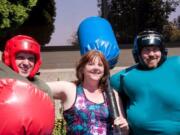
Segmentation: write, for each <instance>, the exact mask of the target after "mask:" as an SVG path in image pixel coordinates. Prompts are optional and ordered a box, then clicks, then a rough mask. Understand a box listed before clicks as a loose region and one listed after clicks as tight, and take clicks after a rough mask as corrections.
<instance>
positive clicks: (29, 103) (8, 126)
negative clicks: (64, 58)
mask: <svg viewBox="0 0 180 135" xmlns="http://www.w3.org/2000/svg"><path fill="white" fill-rule="evenodd" d="M54 115H55V113H54V104H53V102H52V100H51V98H50V97H49V96H48V95H47V94H46V93H44V92H43V91H41V90H39V89H37V88H36V87H35V86H33V85H32V84H28V83H25V82H22V81H19V80H14V79H0V134H1V135H10V134H11V135H50V134H51V133H52V131H53V127H54V118H55V116H54Z"/></svg>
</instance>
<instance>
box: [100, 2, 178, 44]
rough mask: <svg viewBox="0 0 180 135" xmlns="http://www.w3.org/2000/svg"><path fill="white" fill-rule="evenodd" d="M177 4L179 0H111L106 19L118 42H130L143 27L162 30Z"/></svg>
mask: <svg viewBox="0 0 180 135" xmlns="http://www.w3.org/2000/svg"><path fill="white" fill-rule="evenodd" d="M98 4H99V5H100V6H101V5H102V4H100V3H98ZM178 4H179V0H128V1H127V0H120V1H119V0H111V2H109V3H108V11H109V13H108V16H107V19H108V20H109V21H110V22H111V24H112V26H113V29H114V31H115V33H116V37H117V40H118V41H119V43H122V42H123V43H130V42H132V41H133V38H134V36H135V35H136V34H137V33H139V32H140V31H142V30H144V29H154V30H157V31H159V32H162V31H163V26H164V25H166V24H167V23H168V16H169V15H170V13H171V12H173V11H175V8H176V6H177V5H178Z"/></svg>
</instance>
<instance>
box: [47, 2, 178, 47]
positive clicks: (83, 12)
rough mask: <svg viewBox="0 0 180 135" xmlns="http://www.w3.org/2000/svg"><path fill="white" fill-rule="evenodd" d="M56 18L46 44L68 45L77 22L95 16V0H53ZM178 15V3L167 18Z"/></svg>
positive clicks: (171, 18)
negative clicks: (174, 10) (49, 38)
mask: <svg viewBox="0 0 180 135" xmlns="http://www.w3.org/2000/svg"><path fill="white" fill-rule="evenodd" d="M55 2H56V18H55V23H54V25H55V31H54V33H53V34H52V36H51V41H50V42H49V44H47V46H62V45H65V46H66V45H70V40H71V39H72V35H73V33H75V32H76V31H77V29H78V26H79V24H80V23H81V22H82V21H83V20H84V19H85V18H87V17H90V16H97V15H98V8H97V0H55ZM179 15H180V5H179V6H178V7H177V9H176V12H173V13H171V15H170V17H169V20H171V21H172V20H173V19H174V18H176V17H177V16H179Z"/></svg>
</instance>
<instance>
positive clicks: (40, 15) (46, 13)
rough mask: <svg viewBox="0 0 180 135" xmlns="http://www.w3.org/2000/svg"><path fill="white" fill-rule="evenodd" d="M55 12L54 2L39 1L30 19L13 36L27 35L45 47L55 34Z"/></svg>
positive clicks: (50, 0) (52, 0)
mask: <svg viewBox="0 0 180 135" xmlns="http://www.w3.org/2000/svg"><path fill="white" fill-rule="evenodd" d="M55 11H56V8H55V1H54V0H38V2H37V5H36V7H34V8H33V10H32V11H31V12H30V14H29V18H28V19H27V20H26V21H25V22H24V24H23V25H21V26H20V27H19V28H18V29H17V30H16V31H15V32H14V33H13V34H15V35H16V34H27V35H29V36H32V37H34V38H35V39H36V40H37V41H38V42H39V43H40V44H41V45H42V46H44V45H45V44H47V43H49V41H50V39H51V35H52V33H53V32H54V20H55V19H54V18H55V16H56V12H55Z"/></svg>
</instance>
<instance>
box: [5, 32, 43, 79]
mask: <svg viewBox="0 0 180 135" xmlns="http://www.w3.org/2000/svg"><path fill="white" fill-rule="evenodd" d="M19 52H29V53H32V54H34V55H35V57H36V62H35V65H34V68H33V70H32V71H31V73H30V74H29V76H28V77H29V78H33V77H34V75H35V74H36V73H37V72H38V70H39V68H40V65H41V63H42V62H41V55H40V45H39V43H38V42H37V41H36V40H35V39H33V38H32V37H29V36H26V35H17V36H14V37H12V38H11V39H9V40H8V41H7V42H6V45H5V50H4V52H3V61H4V63H5V64H6V65H8V66H9V67H11V68H12V69H13V70H14V71H16V72H19V71H18V68H17V65H16V63H15V58H16V54H17V53H19Z"/></svg>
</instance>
